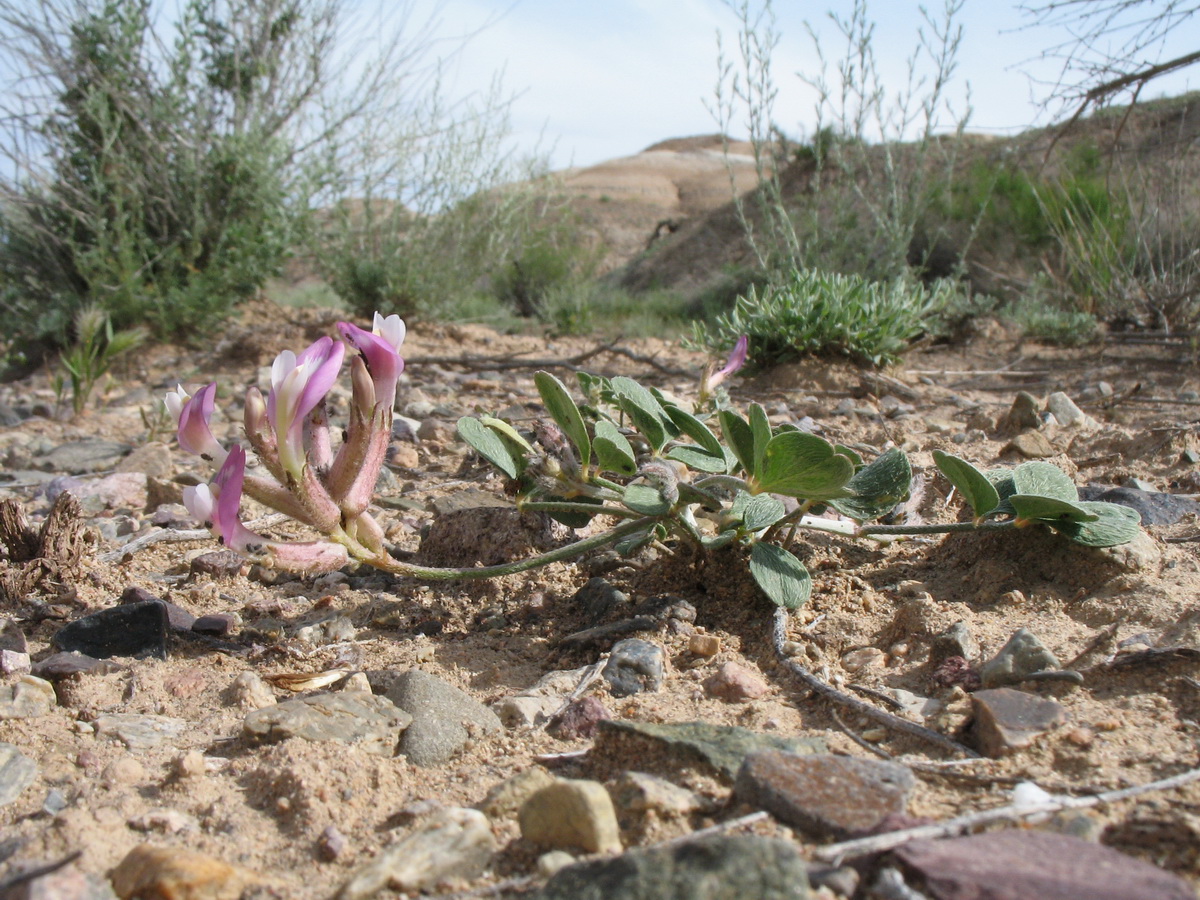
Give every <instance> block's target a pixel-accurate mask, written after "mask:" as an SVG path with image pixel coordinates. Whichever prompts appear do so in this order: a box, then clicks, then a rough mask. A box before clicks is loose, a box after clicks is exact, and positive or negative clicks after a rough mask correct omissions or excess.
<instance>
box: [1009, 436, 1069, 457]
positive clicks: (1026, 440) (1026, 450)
mask: <svg viewBox="0 0 1200 900" xmlns="http://www.w3.org/2000/svg"><path fill="white" fill-rule="evenodd" d="M1013 451H1015V452H1016V453H1019V454H1021V455H1022V456H1024V457H1025V458H1026V459H1045V458H1047V457H1050V456H1057V455H1058V449H1057V448H1056V447H1055V446H1054V445H1053V444H1052V443H1050V439H1049V438H1047V437H1046V436H1045V435H1044V434H1042V433H1041V432H1040V431H1025V432H1022V433H1021V434H1018V435H1017V436H1016V437H1014V438H1013V439H1012V440H1011V441H1009V442H1008V443H1007V444H1005V445H1004V447H1003V448H1002V449H1001V450H1000V454H1001V455H1004V454H1005V453H1008V452H1013Z"/></svg>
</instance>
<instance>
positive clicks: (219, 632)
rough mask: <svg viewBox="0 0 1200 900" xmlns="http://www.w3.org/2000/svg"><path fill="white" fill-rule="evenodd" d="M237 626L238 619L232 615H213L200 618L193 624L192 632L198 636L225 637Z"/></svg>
mask: <svg viewBox="0 0 1200 900" xmlns="http://www.w3.org/2000/svg"><path fill="white" fill-rule="evenodd" d="M236 625H237V618H236V617H235V616H233V614H231V613H212V614H210V615H207V616H200V617H199V618H197V619H196V621H195V622H193V623H192V631H194V632H196V633H197V634H210V635H212V636H213V637H225V635H227V634H229V633H230V632H232V631H233V629H234V627H235V626H236Z"/></svg>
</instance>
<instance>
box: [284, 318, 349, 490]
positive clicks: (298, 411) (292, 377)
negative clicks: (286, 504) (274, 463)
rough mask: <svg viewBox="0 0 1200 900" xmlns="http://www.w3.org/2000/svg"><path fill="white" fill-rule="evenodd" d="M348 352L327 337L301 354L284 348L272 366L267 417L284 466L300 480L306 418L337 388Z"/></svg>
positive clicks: (343, 346)
mask: <svg viewBox="0 0 1200 900" xmlns="http://www.w3.org/2000/svg"><path fill="white" fill-rule="evenodd" d="M345 352H346V348H345V345H343V344H341V343H339V342H337V341H334V340H333V339H332V338H328V337H323V338H320V339H319V340H317V341H315V342H314V343H313V344H311V345H310V346H309V347H308V348H307V349H305V350H304V351H303V352H302V353H301V354H300V355H299V356H296V354H294V353H293V352H292V351H291V350H284V351H283V352H282V353H280V354H279V355H278V356H277V357H275V362H274V363H273V364H272V365H271V393H270V394H269V395H268V397H267V418H268V419H269V420H270V422H271V427H272V429H273V430H274V431H275V440H276V442H277V443H278V447H279V462H280V465H282V467H283V469H284V470H285V471H286V472H288V473H289V474H291V475H292V476H294V477H295V478H297V479H299V478H300V474H301V470H302V469H303V468H304V421H305V419H306V418H307V417H308V415H309V413H311V412H312V411H313V410H314V409H315V408H316V406H317V404H318V403H320V402H321V400H322V399H323V398H324V397H325V395H326V394H327V393H329V389H330V388H331V387H333V383H334V381H336V380H337V376H338V371H339V370H340V369H341V367H342V357H343V356H344V355H345Z"/></svg>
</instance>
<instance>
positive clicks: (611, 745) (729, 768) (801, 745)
mask: <svg viewBox="0 0 1200 900" xmlns="http://www.w3.org/2000/svg"><path fill="white" fill-rule="evenodd" d="M760 750H782V751H784V752H787V753H797V754H803V753H825V752H827V750H828V747H827V746H826V744H825V742H824V741H823V740H821V739H820V738H787V737H781V736H779V735H771V734H759V733H758V732H754V731H750V730H749V729H747V728H739V727H737V726H734V725H711V724H709V723H707V722H679V723H672V724H658V723H655V722H628V721H621V720H616V719H610V720H606V721H602V722H600V723H599V724H598V725H597V726H596V738H595V744H594V745H593V747H592V751H591V752H592V753H594V754H596V755H597V756H603V757H605V758H607V759H612V760H614V761H615V762H617V764H619V765H622V766H623V767H624V768H627V769H633V768H641V767H642V766H644V764H645V761H646V760H648V759H653V758H659V759H663V760H668V761H670V763H671V764H675V765H680V766H685V765H694V764H696V763H700V764H702V765H705V766H707V767H708V768H710V769H711V770H713V772H714V773H715V774H716V775H718V776H723V777H724V778H725V779H728V780H729V781H730V782H732V781H733V779H734V778H736V777H737V773H738V770H739V769H740V768H741V766H742V760H744V759H745V758H746V756H748V755H749V754H751V753H755V752H757V751H760Z"/></svg>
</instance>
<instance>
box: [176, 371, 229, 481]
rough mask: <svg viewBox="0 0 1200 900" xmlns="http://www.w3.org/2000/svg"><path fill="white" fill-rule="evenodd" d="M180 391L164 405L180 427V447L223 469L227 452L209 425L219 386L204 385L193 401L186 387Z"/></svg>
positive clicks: (212, 384) (180, 388)
mask: <svg viewBox="0 0 1200 900" xmlns="http://www.w3.org/2000/svg"><path fill="white" fill-rule="evenodd" d="M178 388H179V389H178V390H177V391H169V392H168V393H167V396H166V398H165V403H166V406H167V409H168V411H170V413H171V415H173V416H174V417H175V421H176V422H177V423H178V424H179V446H180V447H182V448H183V449H184V450H186V451H187V452H188V453H195V454H196V455H197V456H199V457H201V458H203V459H206V460H208V461H209V462H211V463H213V464H214V465H217V466H219V465H221V464H222V463H223V462H225V457H226V455H227V454H228V451H226V449H225V448H224V447H222V446H221V444H220V442H219V441H218V440H217V439H216V438H215V437H213V433H212V429H211V428H209V425H208V423H209V420H210V419H211V418H212V414H213V407H214V404H215V398H216V394H217V383H216V382H215V381H214V382H212V383H210V384H207V385H205V386H204V387H202V388H201V389H200V390H199V391H197V392H196V395H195V396H194V397H193V396H189V395H188V392H187V391H185V390H184V389H183V385H179V386H178Z"/></svg>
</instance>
